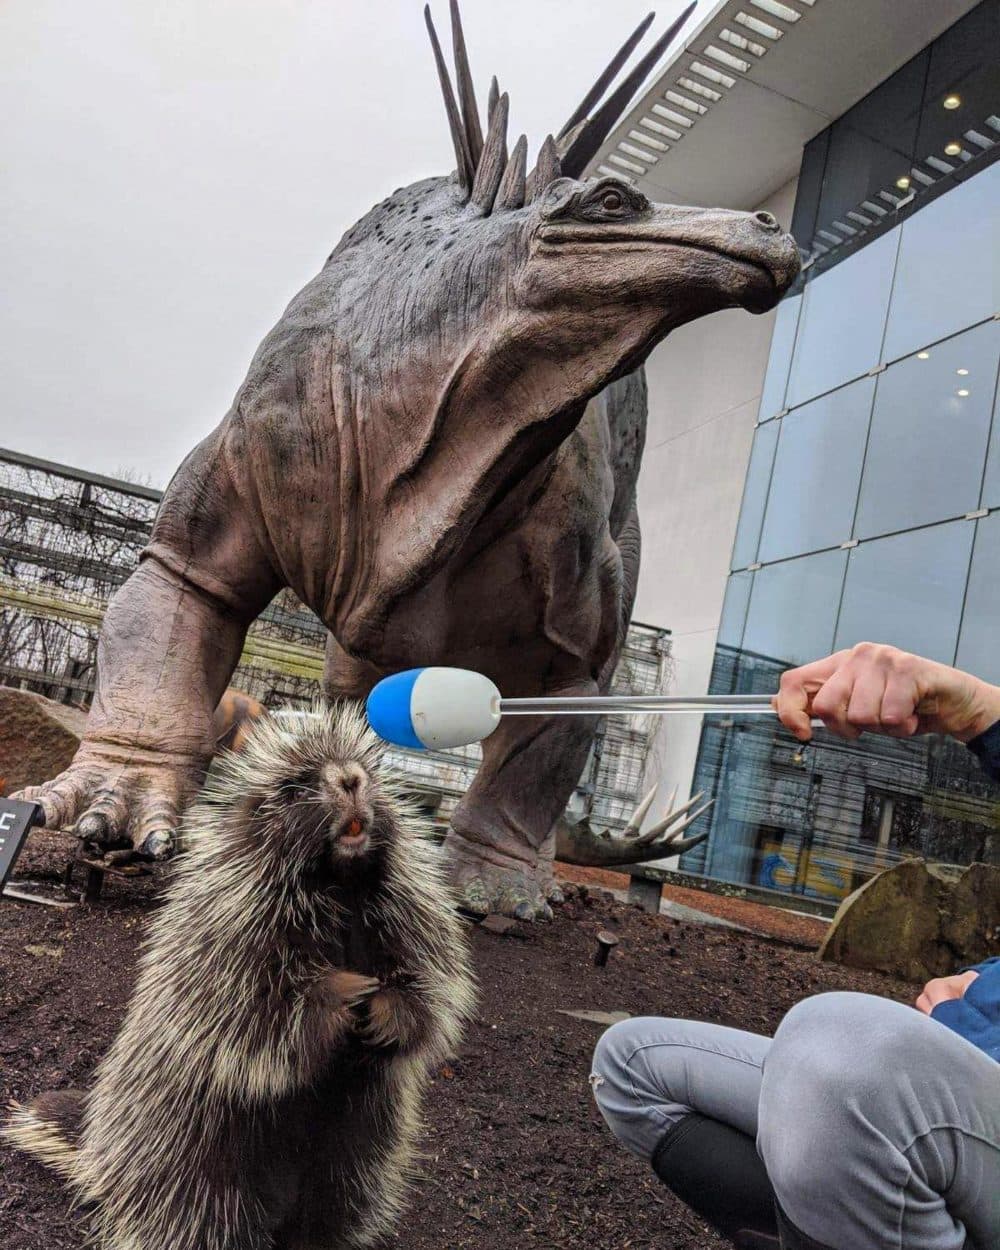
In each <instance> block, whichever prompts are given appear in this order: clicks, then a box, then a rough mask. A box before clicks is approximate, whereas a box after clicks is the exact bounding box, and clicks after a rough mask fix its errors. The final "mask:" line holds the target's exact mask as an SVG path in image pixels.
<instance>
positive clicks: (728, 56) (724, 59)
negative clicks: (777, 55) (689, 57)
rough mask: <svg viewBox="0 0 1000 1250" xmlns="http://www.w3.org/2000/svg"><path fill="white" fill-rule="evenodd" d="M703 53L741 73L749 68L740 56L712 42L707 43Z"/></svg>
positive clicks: (748, 63)
mask: <svg viewBox="0 0 1000 1250" xmlns="http://www.w3.org/2000/svg"><path fill="white" fill-rule="evenodd" d="M705 55H706V56H710V57H711V58H712V60H713V61H718V62H719V64H720V65H726V66H728V67H729V69H738V70H739V71H740V73H741V74H746V73H747V72H748V71H749V69H750V62H749V61H745V60H744V59H743V57H741V56H733V55H732V53H730V52H727V51H726V50H725V48H717V47H716V46H715V44H714V43H710V44H709V45H708V47H707V48H706V49H705ZM692 68H694V67H693V66H692Z"/></svg>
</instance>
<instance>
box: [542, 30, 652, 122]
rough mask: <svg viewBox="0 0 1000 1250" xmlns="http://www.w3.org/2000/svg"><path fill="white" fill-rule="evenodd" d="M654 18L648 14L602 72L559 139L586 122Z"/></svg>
mask: <svg viewBox="0 0 1000 1250" xmlns="http://www.w3.org/2000/svg"><path fill="white" fill-rule="evenodd" d="M654 17H656V14H655V13H649V14H647V15H646V16H645V17H644V18H643V19H642V21H641V22H640V23H639V25H638V26H637V27H636V28H635V30H634V31H633V32H632V33H631V35H629V37H628V38H627V39H626V40H625V42H624V43H623V44H622V46H621V47H620V48H619V49H618V51H617V52H616V53H615V54H614V56H613V57H612V58H611V60H610V61H609V62H608V64H607V66H606V67H605V68H604V70H603V71H602V72H601V74H600V76H599V78H598V79H597V81H596V82H595V83H594V85H593V86H592V87H591V88H590V90H589V91H588V92H587V94H586V95H585V96H584V97H583V99H582V100H581V101H580V103H579V104H578V105H577V106H576V108H575V109H574V110H573V112H572V113H571V114H570V116H569V118H568V120H567V122H566V124H565V126H563V128H562V130H560V131H559V133H558V135H556V138H557V139H563V138H565V137H566V135H568V134H569V132H570V131H571V130H572V129H573V127H574V126H577V125H579V123H580V122H582V121H584V120H585V119H586V118H587V117H588V116H589V114H590V110H591V109H592V108H593V107H594V105H595V104H596V103H597V102H598V100H599V99H600V98H601V96H602V95H604V92H605V91H606V90H607V89H608V87H609V86H610V84H611V83H612V82H613V81H614V80H615V78H616V77H617V75H618V71H619V70H620V69H621V67H622V66H623V65H624V64H625V62H626V61H627V60H628V58H629V57H630V56H631V55H632V52H633V50H634V48H635V47H636V45H637V44H638V42H639V40H640V39H641V38H642V37H643V35H644V34H645V33H646V31H647V30H649V27H650V24H651V23H652V21H653V18H654Z"/></svg>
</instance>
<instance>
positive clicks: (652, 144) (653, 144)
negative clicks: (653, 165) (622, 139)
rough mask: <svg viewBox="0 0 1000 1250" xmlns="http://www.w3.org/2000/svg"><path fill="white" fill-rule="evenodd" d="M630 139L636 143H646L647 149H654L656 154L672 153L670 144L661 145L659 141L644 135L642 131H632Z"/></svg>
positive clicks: (629, 135)
mask: <svg viewBox="0 0 1000 1250" xmlns="http://www.w3.org/2000/svg"><path fill="white" fill-rule="evenodd" d="M628 137H629V138H630V139H634V140H635V141H636V143H644V144H645V145H646V147H648V148H652V149H653V151H654V152H669V151H670V144H669V143H661V142H660V140H659V139H654V138H653V136H652V135H644V134H643V133H642V131H640V130H630V131H629V132H628Z"/></svg>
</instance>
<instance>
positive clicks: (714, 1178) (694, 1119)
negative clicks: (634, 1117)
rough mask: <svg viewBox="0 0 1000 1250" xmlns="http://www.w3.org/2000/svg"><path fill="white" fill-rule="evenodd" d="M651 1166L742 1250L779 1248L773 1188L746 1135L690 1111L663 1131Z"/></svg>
mask: <svg viewBox="0 0 1000 1250" xmlns="http://www.w3.org/2000/svg"><path fill="white" fill-rule="evenodd" d="M652 1163H653V1170H654V1171H655V1172H656V1175H657V1176H658V1177H659V1178H660V1180H661V1181H663V1183H664V1185H666V1186H667V1188H668V1189H670V1190H671V1191H672V1192H673V1193H675V1194H676V1195H677V1197H678V1198H680V1200H681V1201H682V1202H684V1203H686V1204H687V1205H688V1206H689V1207H690V1208H691V1209H692V1210H693V1211H696V1212H697V1213H698V1215H700V1216H701V1217H702V1219H703V1220H706V1221H707V1222H708V1223H709V1224H711V1225H712V1227H713V1228H714V1229H716V1230H717V1231H718V1232H720V1233H721V1234H722V1235H723V1237H728V1239H729V1240H730V1241H732V1242H734V1243H735V1244H736V1245H739V1246H742V1247H743V1248H744V1250H778V1226H777V1224H776V1223H775V1218H774V1190H773V1189H772V1188H771V1182H770V1181H769V1180H768V1179H767V1172H766V1171H765V1170H764V1165H763V1163H762V1162H761V1161H760V1156H759V1155H758V1154H757V1148H756V1146H755V1145H754V1142H753V1139H752V1138H751V1137H747V1135H746V1134H745V1133H741V1132H739V1130H738V1129H735V1128H732V1127H730V1125H728V1124H723V1123H721V1122H720V1121H719V1120H710V1119H709V1118H708V1116H704V1115H698V1114H696V1113H694V1112H692V1113H691V1114H690V1115H686V1116H685V1117H684V1119H683V1120H680V1121H678V1123H677V1124H675V1125H673V1126H672V1127H671V1128H670V1129H668V1130H667V1132H666V1134H665V1135H664V1137H663V1140H662V1141H661V1142H660V1144H659V1146H657V1148H656V1153H655V1154H654V1155H653V1159H652ZM741 1237H742V1238H743V1240H742V1241H739V1240H738V1239H739V1238H741ZM753 1237H756V1238H757V1239H758V1240H756V1241H753V1240H747V1238H753ZM761 1237H764V1238H765V1240H763V1241H761V1240H760V1238H761ZM767 1238H769V1239H770V1240H766V1239H767Z"/></svg>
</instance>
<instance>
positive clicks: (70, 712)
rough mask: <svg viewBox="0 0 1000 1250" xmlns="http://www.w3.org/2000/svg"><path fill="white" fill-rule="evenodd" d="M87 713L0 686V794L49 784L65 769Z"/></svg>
mask: <svg viewBox="0 0 1000 1250" xmlns="http://www.w3.org/2000/svg"><path fill="white" fill-rule="evenodd" d="M86 720H87V713H86V712H83V711H81V710H80V709H79V708H75V707H67V705H66V704H64V703H53V701H52V700H51V699H46V698H43V696H42V695H40V694H29V693H28V691H26V690H14V689H13V688H11V687H10V686H0V794H10V793H12V792H13V791H14V790H20V789H21V787H22V786H35V785H38V784H39V783H40V782H43V781H49V780H51V779H52V778H53V777H55V776H57V774H59V773H61V772H62V771H63V769H64V768H66V767H67V765H68V764H69V762H70V760H72V758H73V755H74V753H75V751H76V748H77V746H78V745H79V742H80V737H81V735H82V734H83V727H84V725H85V723H86Z"/></svg>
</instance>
